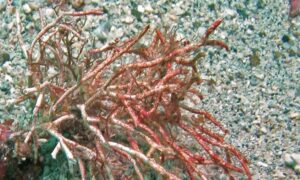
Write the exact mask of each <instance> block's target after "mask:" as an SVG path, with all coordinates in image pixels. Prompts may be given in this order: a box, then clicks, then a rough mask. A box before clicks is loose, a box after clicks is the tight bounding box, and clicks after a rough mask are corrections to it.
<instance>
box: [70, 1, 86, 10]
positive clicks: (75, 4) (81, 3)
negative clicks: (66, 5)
mask: <svg viewBox="0 0 300 180" xmlns="http://www.w3.org/2000/svg"><path fill="white" fill-rule="evenodd" d="M71 3H72V6H73V7H74V8H81V7H82V6H83V5H84V0H72V1H71Z"/></svg>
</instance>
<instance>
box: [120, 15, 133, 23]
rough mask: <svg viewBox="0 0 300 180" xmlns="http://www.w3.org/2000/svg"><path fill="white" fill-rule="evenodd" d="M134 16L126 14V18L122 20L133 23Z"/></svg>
mask: <svg viewBox="0 0 300 180" xmlns="http://www.w3.org/2000/svg"><path fill="white" fill-rule="evenodd" d="M133 21H134V18H133V17H132V16H126V17H125V18H123V19H122V22H124V23H126V24H131V23H133Z"/></svg>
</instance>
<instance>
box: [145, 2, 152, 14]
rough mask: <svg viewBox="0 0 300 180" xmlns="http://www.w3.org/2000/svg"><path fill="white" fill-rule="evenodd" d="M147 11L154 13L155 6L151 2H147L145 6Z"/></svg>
mask: <svg viewBox="0 0 300 180" xmlns="http://www.w3.org/2000/svg"><path fill="white" fill-rule="evenodd" d="M145 12H147V13H152V12H153V8H152V6H151V4H147V5H146V6H145Z"/></svg>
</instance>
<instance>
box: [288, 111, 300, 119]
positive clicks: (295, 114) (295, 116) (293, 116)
mask: <svg viewBox="0 0 300 180" xmlns="http://www.w3.org/2000/svg"><path fill="white" fill-rule="evenodd" d="M289 116H290V118H291V119H292V120H300V113H299V112H290V114H289Z"/></svg>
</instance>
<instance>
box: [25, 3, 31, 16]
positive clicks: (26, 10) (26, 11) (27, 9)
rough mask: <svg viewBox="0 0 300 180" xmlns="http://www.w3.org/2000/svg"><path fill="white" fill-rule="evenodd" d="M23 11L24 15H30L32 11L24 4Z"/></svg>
mask: <svg viewBox="0 0 300 180" xmlns="http://www.w3.org/2000/svg"><path fill="white" fill-rule="evenodd" d="M23 10H24V12H25V13H26V14H29V13H31V11H32V9H31V7H30V6H29V4H24V5H23Z"/></svg>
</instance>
